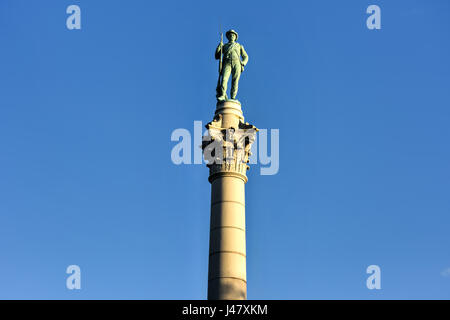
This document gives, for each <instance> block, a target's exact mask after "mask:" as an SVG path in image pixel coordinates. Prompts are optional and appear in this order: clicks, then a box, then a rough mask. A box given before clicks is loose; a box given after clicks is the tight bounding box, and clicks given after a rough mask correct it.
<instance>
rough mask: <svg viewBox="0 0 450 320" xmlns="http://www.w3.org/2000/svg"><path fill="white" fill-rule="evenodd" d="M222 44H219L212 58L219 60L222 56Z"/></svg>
mask: <svg viewBox="0 0 450 320" xmlns="http://www.w3.org/2000/svg"><path fill="white" fill-rule="evenodd" d="M221 49H222V43H219V45H218V46H217V48H216V53H215V54H214V57H215V58H216V60H219V59H220V55H221V54H222V50H221Z"/></svg>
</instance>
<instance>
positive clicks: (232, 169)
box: [202, 100, 258, 300]
mask: <svg viewBox="0 0 450 320" xmlns="http://www.w3.org/2000/svg"><path fill="white" fill-rule="evenodd" d="M206 128H207V129H208V135H207V136H205V137H203V144H202V147H203V151H204V155H205V159H206V160H208V164H207V166H208V167H209V179H208V180H209V182H210V183H211V220H210V221H211V222H210V241H209V268H208V299H210V300H237V299H246V298H247V275H246V249H245V183H246V182H247V175H246V171H247V170H248V168H249V167H248V165H247V163H248V157H249V156H250V147H251V144H252V143H253V141H254V140H255V136H256V131H257V130H258V129H257V128H255V127H254V126H252V125H250V124H248V123H244V117H243V113H242V109H241V105H240V103H239V102H238V101H237V100H228V101H224V102H219V103H218V104H217V108H216V112H215V116H214V120H213V121H212V122H210V123H208V124H207V125H206Z"/></svg>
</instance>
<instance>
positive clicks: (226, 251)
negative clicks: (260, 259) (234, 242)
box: [209, 250, 247, 258]
mask: <svg viewBox="0 0 450 320" xmlns="http://www.w3.org/2000/svg"><path fill="white" fill-rule="evenodd" d="M217 253H234V254H238V255H240V256H243V257H244V258H247V256H246V255H245V254H244V253H242V252H238V251H232V250H219V251H214V252H211V253H210V254H209V256H210V257H211V256H212V255H215V254H217Z"/></svg>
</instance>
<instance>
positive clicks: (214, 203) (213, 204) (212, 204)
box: [211, 200, 245, 208]
mask: <svg viewBox="0 0 450 320" xmlns="http://www.w3.org/2000/svg"><path fill="white" fill-rule="evenodd" d="M222 202H234V203H238V204H240V205H241V206H243V207H244V208H245V204H243V203H242V202H239V201H234V200H220V201H214V202H211V207H212V206H215V205H216V204H219V203H222Z"/></svg>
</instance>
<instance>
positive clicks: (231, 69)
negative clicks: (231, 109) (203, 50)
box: [215, 30, 248, 101]
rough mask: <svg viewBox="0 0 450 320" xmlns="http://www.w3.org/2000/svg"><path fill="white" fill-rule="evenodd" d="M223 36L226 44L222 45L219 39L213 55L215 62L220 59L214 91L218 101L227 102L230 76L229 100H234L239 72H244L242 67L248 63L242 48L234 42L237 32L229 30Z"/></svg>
mask: <svg viewBox="0 0 450 320" xmlns="http://www.w3.org/2000/svg"><path fill="white" fill-rule="evenodd" d="M225 35H226V37H227V39H228V43H226V44H225V45H224V44H223V41H222V38H221V40H220V43H219V45H218V46H217V49H216V53H215V58H216V60H219V59H220V64H219V80H218V83H217V89H216V92H217V94H216V97H217V100H218V101H223V100H228V96H227V83H228V79H229V78H230V75H231V76H232V77H231V92H230V98H231V99H236V95H237V91H238V83H239V78H240V76H241V72H243V71H244V66H245V65H246V64H247V62H248V55H247V52H245V50H244V46H243V45H242V44H239V43H237V42H236V40H237V38H238V34H237V32H236V31H234V30H229V31H227V32H226V34H225ZM241 57H242V60H241Z"/></svg>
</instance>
